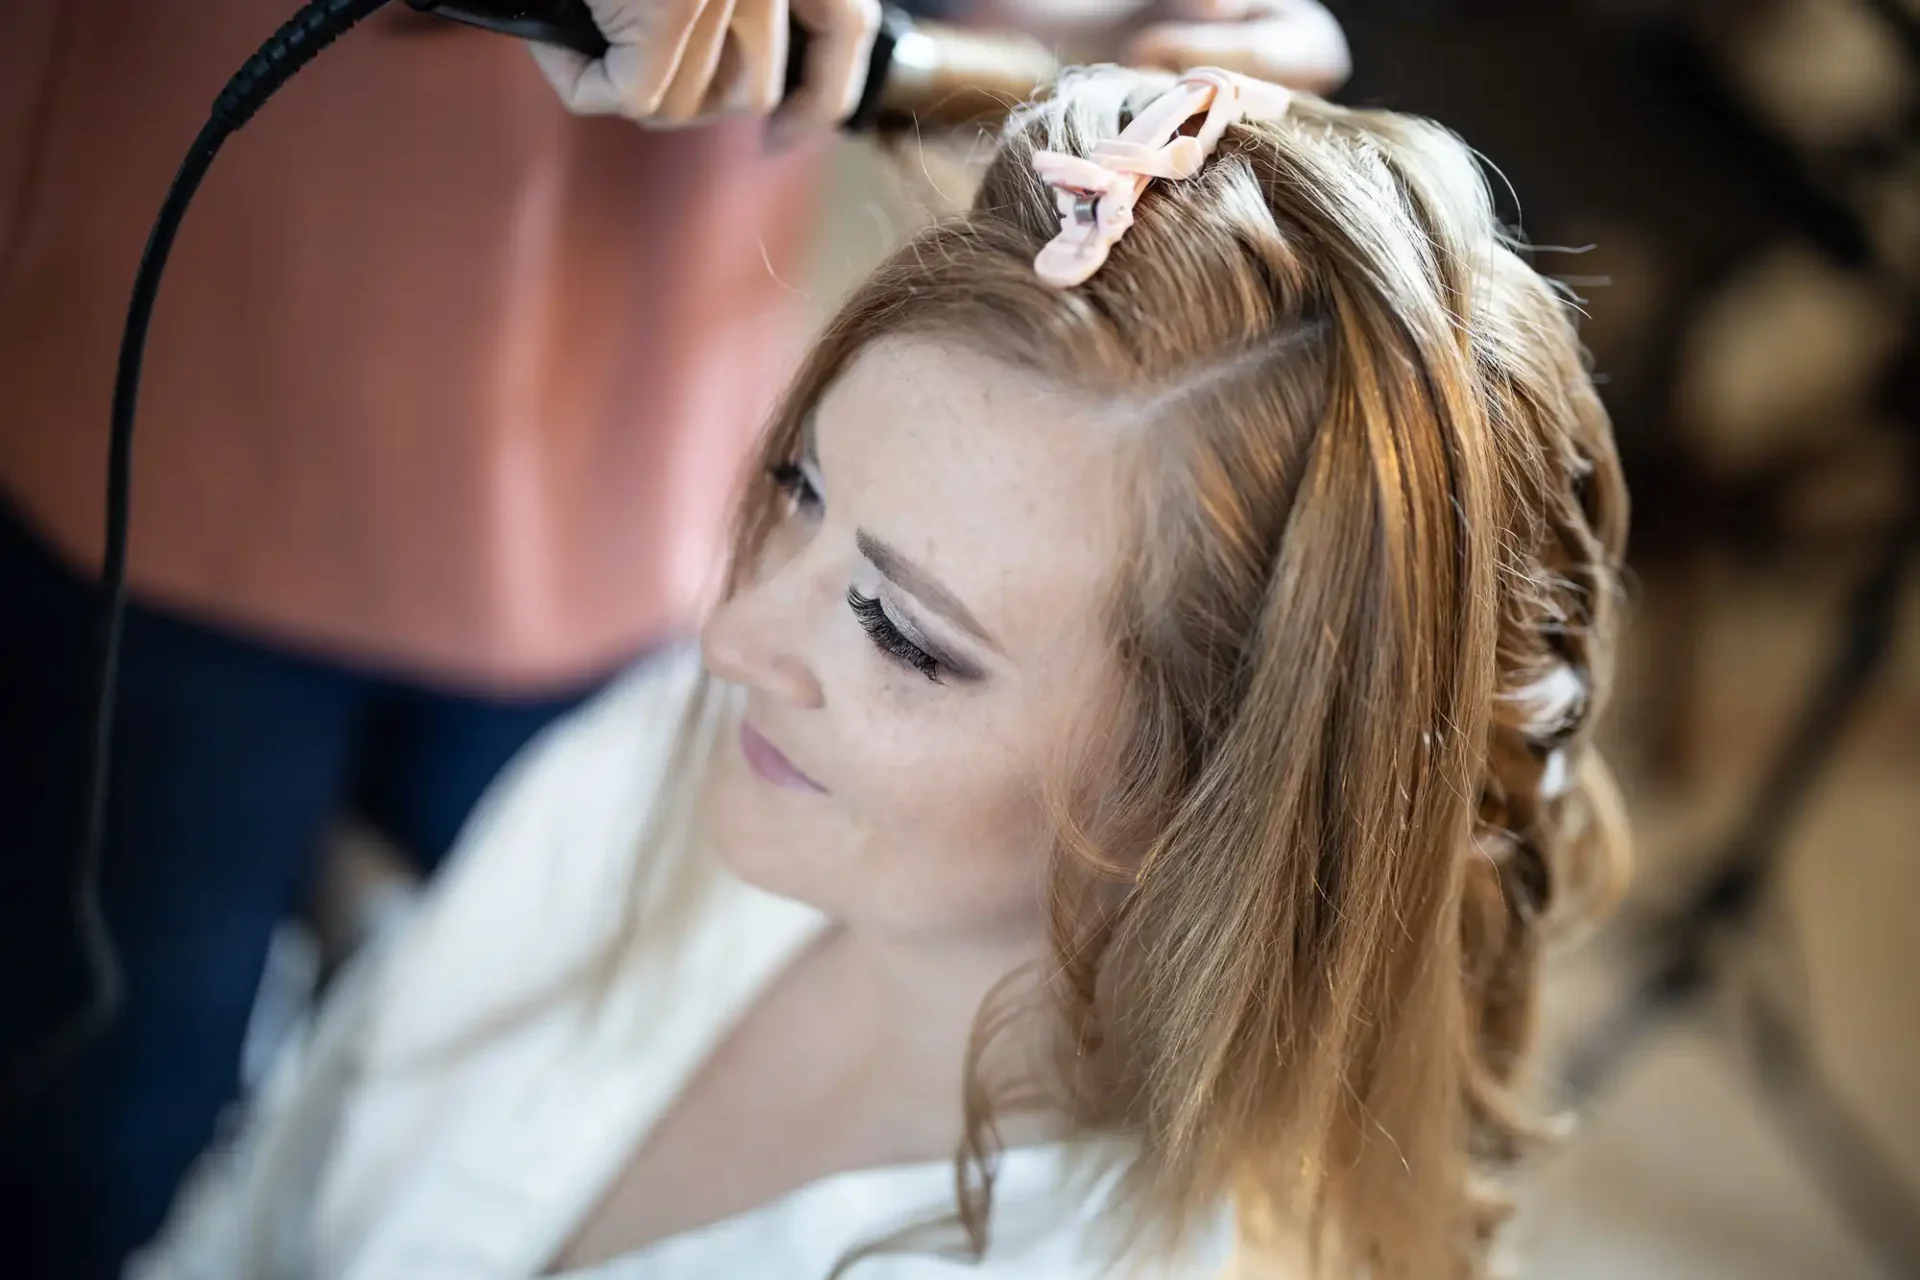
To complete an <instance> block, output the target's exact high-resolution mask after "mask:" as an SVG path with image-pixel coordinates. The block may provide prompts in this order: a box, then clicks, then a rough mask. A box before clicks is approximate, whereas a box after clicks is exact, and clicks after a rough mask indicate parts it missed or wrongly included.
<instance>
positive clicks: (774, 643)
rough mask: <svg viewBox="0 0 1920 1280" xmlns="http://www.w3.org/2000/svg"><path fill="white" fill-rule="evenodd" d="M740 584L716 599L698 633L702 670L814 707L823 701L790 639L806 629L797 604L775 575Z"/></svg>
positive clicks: (802, 634) (732, 681)
mask: <svg viewBox="0 0 1920 1280" xmlns="http://www.w3.org/2000/svg"><path fill="white" fill-rule="evenodd" d="M782 576H784V575H780V574H776V575H774V578H773V580H772V581H764V582H760V583H756V584H753V585H743V586H742V587H741V588H740V589H739V590H738V591H736V592H735V593H734V594H733V595H732V596H731V597H729V598H728V599H727V600H725V601H724V602H722V603H721V605H720V607H719V608H717V609H715V610H714V611H713V614H712V616H711V617H709V618H708V619H707V625H706V626H705V627H703V628H702V629H701V632H700V655H701V658H702V660H703V661H704V662H705V663H706V668H707V670H708V671H710V672H712V673H713V674H714V675H716V676H718V677H719V678H720V679H722V680H725V681H726V682H727V683H728V684H737V685H740V686H742V687H743V688H747V689H751V690H755V691H758V692H760V693H764V694H766V695H768V696H770V697H774V698H778V699H780V700H781V701H783V702H787V703H791V704H792V705H794V706H796V707H799V708H801V709H802V710H814V709H817V708H818V707H820V706H821V705H823V703H824V702H825V700H826V695H825V691H824V690H823V689H822V688H821V685H820V681H819V678H818V677H816V676H815V675H814V673H813V668H812V667H811V666H809V665H808V663H807V662H806V660H805V659H804V658H803V657H802V656H801V655H800V654H799V652H798V651H797V650H796V649H795V648H794V647H793V644H792V641H793V640H794V639H795V638H796V637H799V636H804V635H806V634H807V633H808V631H809V628H808V627H807V626H806V623H805V619H804V618H803V617H802V616H801V608H800V602H799V600H798V599H796V598H790V597H789V596H788V594H787V593H785V592H783V591H782V590H781V586H780V581H779V579H780V578H781V577H782Z"/></svg>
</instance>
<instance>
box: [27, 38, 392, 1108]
mask: <svg viewBox="0 0 1920 1280" xmlns="http://www.w3.org/2000/svg"><path fill="white" fill-rule="evenodd" d="M387 3H388V0H311V2H310V3H308V4H307V5H305V6H304V7H302V8H301V9H300V11H299V12H297V13H295V14H294V15H293V17H291V18H289V19H287V21H286V23H285V24H284V25H282V26H281V28H280V29H279V30H278V31H276V32H274V33H273V35H272V37H271V38H269V39H268V40H267V42H266V43H265V44H263V45H261V46H260V48H259V51H258V52H256V53H255V54H254V55H253V56H252V57H251V58H248V59H247V61H246V63H245V65H243V66H242V67H241V68H240V70H239V71H238V72H236V73H235V74H234V76H233V78H232V79H231V80H229V81H228V82H227V86H226V88H225V89H223V90H221V92H220V96H219V97H218V98H216V99H215V100H214V104H213V111H212V113H211V115H210V116H209V117H208V119H207V123H206V124H205V125H204V126H203V127H202V128H201V130H200V135H199V136H198V137H197V138H195V139H194V140H193V146H192V147H191V148H189V149H188V151H187V155H186V158H185V159H184V160H182V161H181V162H180V168H179V170H178V171H177V172H176V173H175V174H174V176H173V184H172V185H171V186H170V187H168V188H167V197H166V200H165V201H164V202H163V203H162V204H161V206H160V213H159V216H158V217H156V218H155V219H154V222H153V230H152V231H151V232H149V233H148V236H147V247H146V249H145V251H143V252H142V253H141V255H140V269H139V271H138V272H137V273H136V274H135V276H134V281H133V296H132V300H131V301H130V303H129V304H128V307H127V324H126V328H125V330H124V331H123V332H122V335H121V338H120V362H119V367H118V370H117V372H116V374H115V377H114V385H113V425H112V430H111V434H110V436H109V438H108V446H107V538H106V550H105V554H104V556H103V558H102V563H101V568H100V586H99V622H98V626H99V630H98V633H97V634H98V645H99V647H98V667H97V668H96V676H95V682H94V688H93V734H92V736H91V738H90V739H89V741H88V743H87V756H86V775H85V776H86V790H85V792H84V793H83V803H84V812H83V818H82V820H83V823H84V827H83V832H84V834H83V836H82V839H81V844H80V852H79V859H78V867H77V869H76V872H75V877H74V915H75V919H76V923H77V924H78V926H79V931H80V941H81V947H82V949H83V951H84V953H85V957H86V964H87V969H88V971H89V974H90V976H91V984H92V988H93V991H92V994H91V995H90V996H89V998H88V1000H87V1004H86V1006H85V1007H84V1008H82V1009H81V1010H80V1011H79V1012H78V1013H77V1014H75V1015H74V1016H73V1017H72V1018H71V1019H69V1020H68V1021H67V1022H66V1023H64V1024H63V1025H61V1026H60V1027H58V1028H56V1029H55V1030H54V1031H53V1032H52V1033H51V1034H50V1035H49V1036H48V1037H47V1038H46V1040H45V1041H43V1042H42V1043H41V1044H40V1045H39V1046H38V1047H37V1048H35V1049H34V1050H33V1051H31V1052H30V1053H28V1054H27V1055H26V1056H25V1057H24V1058H23V1059H22V1061H21V1062H20V1063H18V1064H17V1065H15V1066H12V1067H10V1068H8V1070H7V1072H6V1076H5V1091H4V1094H3V1095H0V1096H3V1097H4V1098H5V1099H6V1100H7V1101H8V1102H20V1101H24V1100H25V1099H26V1098H27V1097H28V1096H29V1095H30V1094H31V1093H32V1092H33V1091H34V1089H35V1088H36V1087H37V1086H38V1085H39V1084H40V1083H41V1082H43V1081H45V1080H46V1079H47V1078H48V1077H49V1076H50V1075H52V1074H53V1072H54V1071H55V1070H56V1069H58V1068H59V1067H60V1065H61V1064H62V1063H64V1062H66V1061H68V1060H69V1059H71V1058H72V1057H73V1055H74V1054H76V1053H78V1052H79V1051H80V1050H81V1049H83V1048H84V1047H85V1046H86V1045H87V1043H88V1042H89V1041H91V1040H93V1039H95V1038H96V1037H98V1036H99V1035H101V1034H102V1033H103V1032H105V1030H106V1029H107V1027H109V1026H110V1025H111V1024H112V1023H113V1020H114V1018H115V1017H117V1016H118V1014H119V1012H120V1006H121V1004H122V1003H123V1001H124V999H125V995H126V976H125V974H123V973H122V972H121V969H120V961H119V957H118V956H117V955H116V954H115V952H114V946H113V938H112V935H111V934H110V932H109V931H108V929H107V922H106V917H105V913H104V911H103V910H102V907H101V902H100V855H101V845H102V842H103V839H104V837H105V834H106V813H107V804H106V801H107V782H108V777H107V775H108V763H109V758H110V752H109V746H110V744H111V742H112V737H113V712H114V692H115V685H116V681H117V677H118V673H119V667H120V634H121V630H122V626H123V623H124V620H125V617H126V606H127V521H128V510H129V506H130V502H131V498H132V495H133V420H134V409H135V407H136V405H137V404H138V402H139V398H140V363H141V359H142V357H143V356H144V355H145V354H146V347H147V327H148V325H149V323H150V322H151V321H152V319H153V304H154V301H155V299H156V298H157V297H158V296H159V293H160V277H161V275H162V274H163V273H164V272H165V271H166V268H167V256H168V255H169V254H170V253H171V252H172V251H173V241H174V237H175V236H176V235H177V234H178V233H179V230H180V223H181V221H182V220H183V219H184V218H185V217H186V213H187V206H188V205H189V204H191V203H192V201H193V197H194V193H195V192H197V191H198V190H199V189H200V183H201V181H202V179H204V178H205V177H206V176H207V171H208V169H210V168H212V166H213V158H214V156H215V155H217V154H218V153H219V151H220V147H221V145H222V144H223V143H225V142H226V140H227V139H228V138H230V137H232V136H233V135H234V134H235V133H238V132H239V131H240V129H241V128H242V127H243V126H245V125H246V123H247V121H249V120H251V119H252V118H253V116H254V113H255V112H257V111H259V110H260V108H261V107H262V106H263V105H265V103H266V101H267V99H269V98H271V97H272V96H273V95H274V94H275V93H276V92H278V91H279V89H280V87H281V86H282V85H284V84H286V82H287V81H289V80H291V79H292V78H293V77H294V75H295V74H297V73H298V72H299V71H300V70H301V68H303V67H305V66H306V65H307V64H308V63H309V62H312V61H313V60H314V59H315V58H317V57H318V56H320V52H321V51H322V50H323V49H325V48H326V47H327V46H328V45H330V44H332V43H333V42H334V41H335V40H337V39H339V38H340V37H341V36H342V35H344V34H346V32H347V31H348V30H349V29H350V28H352V27H353V26H354V25H355V24H356V23H358V22H360V20H361V19H363V18H366V17H367V16H369V15H370V14H373V13H375V12H376V11H378V10H379V9H381V8H384V7H385V6H386V4H387Z"/></svg>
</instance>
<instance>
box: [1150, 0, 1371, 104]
mask: <svg viewBox="0 0 1920 1280" xmlns="http://www.w3.org/2000/svg"><path fill="white" fill-rule="evenodd" d="M1155 19H1156V20H1155V21H1153V22H1152V23H1150V24H1149V25H1148V26H1146V27H1145V28H1144V29H1142V30H1141V31H1140V32H1139V33H1138V34H1137V35H1135V36H1134V37H1133V39H1132V40H1131V41H1130V42H1129V43H1128V44H1127V46H1126V48H1125V50H1124V51H1123V52H1122V54H1121V61H1123V62H1125V63H1127V64H1128V65H1130V66H1136V67H1164V68H1166V69H1167V70H1169V71H1185V70H1187V69H1189V68H1191V67H1222V68H1224V69H1226V70H1228V71H1238V72H1240V73H1241V74H1243V75H1249V76H1254V77H1256V78H1258V79H1261V80H1271V81H1273V82H1275V83H1276V84H1283V85H1286V86H1287V87H1288V88H1291V89H1305V90H1307V91H1308V92H1311V93H1331V92H1332V91H1333V90H1335V89H1337V88H1339V87H1340V86H1341V85H1342V84H1344V83H1346V79H1347V76H1348V75H1349V74H1351V73H1352V71H1353V59H1352V55H1351V54H1350V53H1349V52H1348V50H1347V37H1346V34H1345V33H1344V32H1342V31H1341V30H1340V23H1339V20H1338V19H1336V18H1335V17H1334V16H1333V15H1332V14H1331V13H1328V12H1327V9H1326V6H1324V5H1322V4H1321V3H1320V2H1319V0H1168V3H1166V4H1165V5H1163V6H1161V7H1160V8H1159V10H1158V11H1157V13H1156V14H1155Z"/></svg>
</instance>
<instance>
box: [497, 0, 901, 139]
mask: <svg viewBox="0 0 1920 1280" xmlns="http://www.w3.org/2000/svg"><path fill="white" fill-rule="evenodd" d="M587 4H588V7H589V8H590V9H592V11H593V17H594V21H595V22H597V23H598V24H599V26H600V30H601V32H602V33H603V34H605V36H606V37H607V40H608V43H609V44H610V45H611V48H609V49H608V50H607V52H606V54H605V56H603V57H601V58H598V59H588V58H584V57H582V56H581V55H579V54H577V53H574V52H573V51H572V50H570V49H555V48H551V47H548V46H543V45H535V46H533V56H534V59H535V60H536V61H537V62H539V64H540V69H541V71H543V72H544V73H545V74H546V77H547V79H548V80H549V81H550V82H551V83H552V84H553V87H554V89H555V90H556V91H558V92H559V94H560V98H561V101H563V102H565V103H566V104H567V108H568V109H569V110H571V111H573V112H574V113H576V114H578V115H620V116H626V117H627V118H628V119H630V120H635V121H638V122H639V123H641V124H643V125H649V126H654V127H662V128H671V127H674V126H679V125H687V124H693V123H695V122H697V121H702V120H709V119H713V118H715V117H719V116H736V115H767V114H769V113H771V114H773V115H774V116H775V118H776V120H777V121H778V127H779V128H780V129H781V130H782V131H796V130H800V129H804V128H807V127H809V126H815V127H822V128H824V127H828V126H831V125H834V124H837V123H838V122H839V121H841V120H844V119H845V118H846V117H847V116H849V115H851V114H853V109H854V108H855V107H856V106H858V105H859V102H860V91H861V89H862V88H863V87H864V86H865V82H866V75H867V59H868V57H869V56H870V55H871V53H872V49H873V39H874V33H875V32H876V31H877V30H878V28H879V23H880V3H879V0H587ZM789 13H791V15H792V17H793V18H795V19H797V20H798V21H799V23H800V25H801V26H802V27H803V28H805V29H806V30H807V32H808V33H809V39H808V41H807V55H806V68H805V74H804V75H803V77H802V79H801V84H800V87H799V88H798V89H797V90H796V91H795V92H794V93H792V94H790V95H787V96H786V97H785V98H784V100H783V98H782V93H783V92H784V90H785V88H786V75H787V32H788V25H787V24H788V15H789Z"/></svg>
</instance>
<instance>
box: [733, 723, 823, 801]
mask: <svg viewBox="0 0 1920 1280" xmlns="http://www.w3.org/2000/svg"><path fill="white" fill-rule="evenodd" d="M740 753H741V754H742V755H744V756H746V758H747V767H748V768H750V769H752V770H753V771H754V772H755V773H757V774H759V775H760V776H761V777H762V778H765V779H766V780H767V781H768V782H771V783H772V784H773V785H774V786H776V787H788V788H790V789H792V790H794V791H813V792H818V793H824V792H825V791H826V788H825V787H823V786H821V785H820V784H819V783H817V782H815V781H814V780H813V779H812V778H809V777H808V776H807V775H806V774H804V773H802V772H800V770H798V769H796V768H795V767H794V765H793V761H791V760H789V759H787V758H786V757H785V756H783V755H781V754H780V750H779V748H777V747H775V746H774V745H773V744H772V743H771V742H768V741H767V740H766V739H765V738H763V737H761V736H760V735H759V733H758V732H756V731H755V730H754V727H753V726H752V725H750V724H748V723H747V722H746V721H744V720H742V721H741V722H740Z"/></svg>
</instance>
